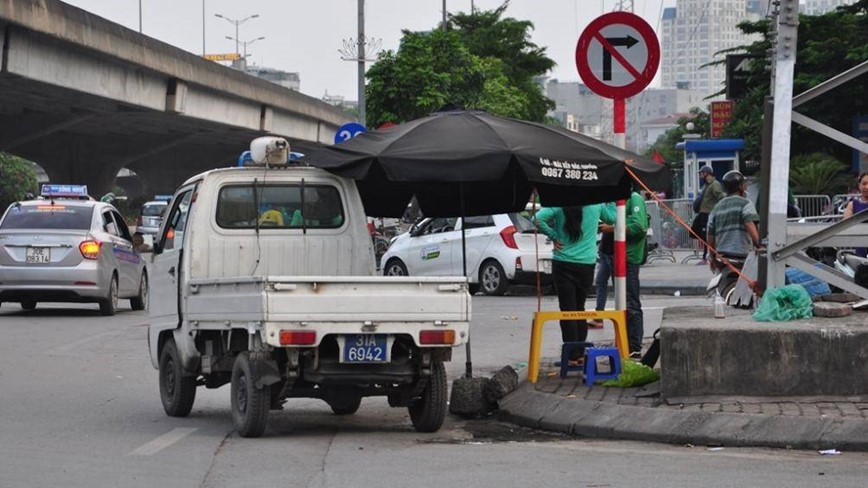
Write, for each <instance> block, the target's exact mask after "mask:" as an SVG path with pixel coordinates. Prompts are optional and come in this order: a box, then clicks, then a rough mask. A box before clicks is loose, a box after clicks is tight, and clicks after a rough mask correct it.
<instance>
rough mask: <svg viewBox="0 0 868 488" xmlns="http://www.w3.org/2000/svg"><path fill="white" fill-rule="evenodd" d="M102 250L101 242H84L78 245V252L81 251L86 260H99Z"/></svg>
mask: <svg viewBox="0 0 868 488" xmlns="http://www.w3.org/2000/svg"><path fill="white" fill-rule="evenodd" d="M100 248H102V243H101V242H99V241H84V242H82V243H81V244H79V245H78V250H79V251H81V255H82V257H84V259H99V250H100Z"/></svg>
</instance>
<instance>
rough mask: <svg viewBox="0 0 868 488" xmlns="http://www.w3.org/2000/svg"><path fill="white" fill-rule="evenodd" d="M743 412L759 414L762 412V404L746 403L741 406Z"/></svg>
mask: <svg viewBox="0 0 868 488" xmlns="http://www.w3.org/2000/svg"><path fill="white" fill-rule="evenodd" d="M741 412H742V413H750V414H759V413H762V405H760V404H759V403H745V404H742V406H741Z"/></svg>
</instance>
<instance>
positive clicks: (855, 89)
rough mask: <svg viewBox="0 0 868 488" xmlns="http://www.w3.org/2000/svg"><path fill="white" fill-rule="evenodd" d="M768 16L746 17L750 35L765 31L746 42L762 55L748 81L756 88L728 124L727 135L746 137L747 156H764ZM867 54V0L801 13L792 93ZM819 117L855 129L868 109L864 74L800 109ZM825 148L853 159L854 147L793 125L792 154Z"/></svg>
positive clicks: (750, 49)
mask: <svg viewBox="0 0 868 488" xmlns="http://www.w3.org/2000/svg"><path fill="white" fill-rule="evenodd" d="M769 25H770V23H769V21H768V20H761V21H759V22H745V23H742V24H740V25H739V29H741V31H742V32H744V33H745V34H762V36H763V38H762V39H761V40H759V41H756V42H754V43H752V44H751V45H749V46H746V47H745V49H746V51H747V52H748V53H750V54H753V55H756V56H758V58H757V59H756V60H754V61H753V62H752V63H751V72H750V77H749V80H748V83H749V85H750V86H752V87H753V88H752V89H751V91H750V92H749V94H748V95H747V96H746V97H745V98H743V99H741V100H739V101H738V103H737V104H736V107H735V111H734V114H733V121H732V122H731V123H730V124H729V125H728V127H727V128H726V129H725V132H724V135H725V136H727V137H743V138H744V139H745V151H744V153H743V158H744V159H760V157H761V147H762V142H761V135H762V118H763V99H764V97H765V96H767V95H768V94H769V78H770V77H769V73H768V72H767V71H766V68H765V67H766V66H767V65H768V62H769V61H768V49H769V48H770V46H771V43H770V42H769V37H768V32H769ZM866 59H868V0H859V1H858V2H856V3H854V4H853V5H850V6H846V7H839V8H838V9H837V10H835V11H832V12H829V13H826V14H824V15H817V16H810V15H800V16H799V34H798V44H797V54H796V67H795V74H794V78H793V93H794V94H799V93H802V92H804V91H805V90H807V89H808V88H811V87H814V86H816V85H817V84H819V83H821V82H823V81H826V80H828V79H830V78H832V77H833V76H835V75H838V74H840V73H841V72H842V71H844V70H846V69H849V68H851V67H853V66H856V65H857V64H859V63H862V62H864V61H865V60H866ZM797 110H798V111H799V112H802V113H804V114H805V115H807V116H809V117H811V118H812V119H814V120H817V121H820V122H822V123H824V124H827V125H830V126H832V127H834V128H836V129H838V130H840V131H841V132H844V133H850V130H851V127H852V123H853V117H854V116H855V115H864V114H866V113H868V80H866V77H864V76H862V77H860V78H857V79H854V80H852V81H849V82H848V83H847V84H846V85H844V86H842V87H840V88H838V89H836V90H833V91H831V92H828V93H826V94H824V95H823V96H821V97H818V98H816V99H814V100H811V101H809V102H807V103H806V104H805V105H802V106H800V107H799V108H798V109H797ZM818 151H819V152H824V153H828V154H831V155H833V156H835V158H836V159H838V160H843V161H846V160H848V159H849V158H850V155H851V149H850V148H849V147H847V146H844V145H843V144H840V143H837V142H835V141H833V140H831V139H829V138H827V137H825V136H823V135H820V134H818V133H816V132H814V131H811V130H808V129H805V128H803V127H801V126H799V125H797V124H793V131H792V149H791V153H792V154H793V156H797V155H800V154H811V153H815V152H818Z"/></svg>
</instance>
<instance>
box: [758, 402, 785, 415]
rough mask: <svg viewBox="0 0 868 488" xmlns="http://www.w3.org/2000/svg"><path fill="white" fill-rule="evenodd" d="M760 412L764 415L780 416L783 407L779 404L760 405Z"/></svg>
mask: <svg viewBox="0 0 868 488" xmlns="http://www.w3.org/2000/svg"><path fill="white" fill-rule="evenodd" d="M759 405H760V412H762V414H763V415H780V414H781V406H780V404H778V403H760V404H759Z"/></svg>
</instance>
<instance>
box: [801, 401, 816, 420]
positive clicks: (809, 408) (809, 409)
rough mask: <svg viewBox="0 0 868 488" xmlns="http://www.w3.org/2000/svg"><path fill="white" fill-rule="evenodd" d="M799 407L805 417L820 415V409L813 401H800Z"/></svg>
mask: <svg viewBox="0 0 868 488" xmlns="http://www.w3.org/2000/svg"><path fill="white" fill-rule="evenodd" d="M799 408H800V409H802V415H803V416H805V417H819V416H820V409H819V408H817V406H816V405H815V404H813V403H800V404H799Z"/></svg>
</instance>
